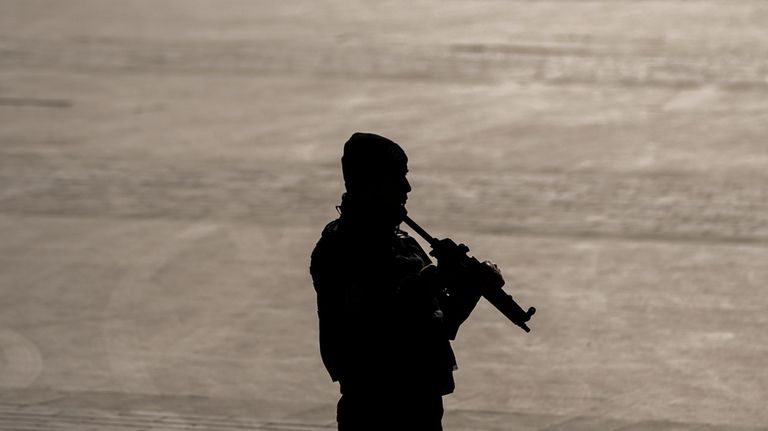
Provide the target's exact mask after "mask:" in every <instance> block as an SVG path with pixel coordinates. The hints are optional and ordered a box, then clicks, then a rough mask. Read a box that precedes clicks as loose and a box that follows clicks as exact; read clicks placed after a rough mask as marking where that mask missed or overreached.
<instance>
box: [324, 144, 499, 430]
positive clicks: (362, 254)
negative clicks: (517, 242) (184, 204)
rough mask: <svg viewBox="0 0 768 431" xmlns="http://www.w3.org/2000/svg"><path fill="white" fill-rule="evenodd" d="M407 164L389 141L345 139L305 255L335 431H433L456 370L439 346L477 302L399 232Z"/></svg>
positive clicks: (447, 349) (466, 282)
mask: <svg viewBox="0 0 768 431" xmlns="http://www.w3.org/2000/svg"><path fill="white" fill-rule="evenodd" d="M407 161H408V159H407V157H406V155H405V152H403V150H402V148H400V146H399V145H397V144H396V143H394V142H392V141H390V140H389V139H386V138H384V137H381V136H378V135H374V134H368V133H355V134H354V135H352V137H351V138H350V139H349V140H348V141H347V143H346V144H345V146H344V155H343V157H342V160H341V162H342V170H343V174H344V182H345V186H346V193H345V194H344V195H343V196H342V203H341V205H340V207H339V211H340V214H341V216H340V217H339V218H338V219H336V220H334V221H332V222H330V223H329V224H328V225H327V226H326V227H325V229H324V230H323V233H322V237H321V238H320V240H319V241H318V243H317V246H316V247H315V249H314V251H313V253H312V262H311V266H310V272H311V274H312V280H313V282H314V286H315V290H316V292H317V306H318V316H319V323H320V354H321V356H322V359H323V363H324V364H325V367H326V368H327V370H328V372H329V373H330V375H331V378H332V379H333V380H334V381H338V382H339V383H340V390H341V394H342V396H341V399H340V400H339V403H338V409H337V421H338V426H339V430H340V431H357V430H388V431H391V430H424V431H430V430H441V429H442V425H441V420H442V416H443V404H442V396H443V395H446V394H449V393H451V392H453V390H454V380H453V371H454V370H455V369H456V360H455V358H454V354H453V351H452V349H451V345H450V341H449V340H452V339H454V338H455V336H456V332H457V331H458V328H459V325H461V323H462V322H464V320H465V319H466V318H467V317H468V316H469V314H470V313H471V312H472V310H473V309H474V307H475V305H476V304H477V301H478V299H479V297H480V292H479V290H480V289H479V288H478V287H477V286H473V285H471V284H473V283H471V282H470V280H475V279H476V278H473V274H465V273H460V272H457V270H455V269H454V268H448V267H441V265H440V263H438V266H437V267H435V266H434V265H432V264H431V260H430V258H429V256H427V254H426V253H425V252H424V250H423V249H422V248H421V247H420V246H419V244H418V243H417V242H416V241H415V240H414V239H413V238H411V237H409V236H408V234H406V233H405V232H403V231H401V230H400V229H399V227H398V226H399V224H400V223H401V221H402V219H403V216H404V215H405V214H406V212H405V207H404V205H405V202H406V199H407V195H408V192H410V191H411V186H410V184H409V183H408V180H407V179H406V173H407V172H408V168H407ZM443 266H445V265H443ZM483 267H484V270H485V272H486V274H483V276H484V277H485V279H486V280H487V279H488V272H490V274H491V277H497V278H498V279H500V278H501V275H500V273H499V272H498V269H497V268H495V266H489V265H483ZM464 272H467V271H466V270H465V271H464ZM474 284H477V283H474ZM502 284H503V283H502Z"/></svg>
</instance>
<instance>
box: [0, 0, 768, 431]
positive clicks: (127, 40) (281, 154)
mask: <svg viewBox="0 0 768 431" xmlns="http://www.w3.org/2000/svg"><path fill="white" fill-rule="evenodd" d="M767 124H768V4H766V3H765V2H764V1H763V0H741V1H730V0H720V1H716V0H690V1H687V0H686V1H682V0H680V1H671V0H667V1H654V0H648V1H634V0H633V1H621V0H616V1H586V0H585V1H579V0H570V1H566V0H562V1H550V0H543V1H536V2H528V1H490V0H489V1H485V0H449V1H416V2H406V1H378V2H365V3H363V2H343V1H339V0H335V1H333V0H332V1H327V2H311V1H306V0H301V1H298V0H297V1H285V2H266V1H246V0H222V1H213V0H208V1H203V0H175V1H172V0H153V1H149V0H134V1H130V2H118V1H101V0H90V1H85V0H69V1H40V0H17V1H10V0H0V125H1V127H0V238H1V240H0V429H25V430H32V429H73V430H74V429H99V430H111V429H116V430H117V429H121V430H122V429H152V430H155V429H211V430H231V429H264V430H312V429H329V428H333V426H334V409H335V406H334V405H335V402H336V398H337V392H338V390H337V388H336V386H335V385H334V384H333V383H332V382H331V381H330V379H329V378H328V377H327V375H326V373H325V370H324V369H323V366H322V363H321V361H320V358H319V354H318V348H317V325H316V314H315V304H314V300H315V298H314V291H313V289H312V286H311V282H310V279H309V275H308V272H307V268H308V263H309V262H308V257H309V253H310V251H311V249H312V247H313V245H314V242H315V241H316V240H317V238H318V236H319V233H320V231H321V229H322V227H323V226H324V224H325V223H326V222H327V221H329V220H331V219H332V218H334V216H335V214H336V213H335V210H334V205H336V204H337V203H338V202H339V196H340V194H341V192H342V190H343V185H342V181H341V175H340V164H339V158H340V153H341V148H342V144H343V142H344V141H345V140H346V139H347V138H348V137H349V135H351V134H352V133H353V132H354V131H372V132H377V133H380V134H383V135H385V136H388V137H390V138H392V139H394V140H396V141H397V142H399V143H401V144H402V146H403V147H404V148H405V150H406V151H407V153H408V155H409V158H410V172H411V173H410V180H411V183H412V185H413V188H414V191H413V192H412V193H411V196H410V199H409V210H410V214H411V216H412V217H413V218H414V219H415V220H417V221H418V222H419V223H421V224H422V225H423V226H424V227H425V228H427V230H429V231H430V232H431V233H433V234H434V235H435V236H438V237H443V236H451V237H452V238H454V239H456V240H458V241H461V242H465V243H467V244H469V245H470V247H471V248H472V253H473V254H474V255H476V256H478V257H480V258H483V259H492V260H494V261H495V262H497V263H498V264H499V266H500V267H501V268H502V269H503V272H504V275H505V277H506V279H507V281H508V282H507V290H508V291H509V292H511V293H512V294H514V295H515V297H516V298H517V299H518V301H519V302H521V303H522V304H523V305H524V306H530V305H533V306H536V307H537V309H538V313H537V314H536V316H535V318H534V319H533V321H532V322H531V327H532V328H533V331H532V332H531V333H530V334H525V333H523V332H522V331H520V330H519V329H518V328H517V327H515V326H513V325H511V324H510V323H509V322H506V321H505V320H504V319H503V318H502V317H501V316H500V315H499V314H498V313H497V312H495V310H493V309H492V308H491V307H490V306H488V305H487V304H485V303H483V304H481V305H480V306H479V308H478V309H477V310H476V312H475V313H474V314H473V316H472V317H471V319H470V321H469V322H468V323H467V324H466V325H465V326H464V327H463V328H462V330H461V332H460V333H459V338H458V339H457V341H456V342H455V343H454V347H455V350H456V353H457V356H458V360H459V366H460V369H459V371H458V372H457V373H456V379H457V386H458V388H457V391H456V393H455V394H453V395H451V396H449V397H447V398H446V400H445V405H446V417H445V421H444V422H445V428H446V430H515V431H516V430H548V431H557V430H562V431H566V430H616V429H622V430H756V429H763V430H765V429H768V410H766V408H765V406H766V403H767V402H768V373H766V364H768V332H767V331H766V328H767V327H768V326H767V325H768V296H766V294H765V288H766V281H768V266H767V265H766V262H767V261H768V173H767V172H768V171H767V170H766V168H768V147H767V146H766V145H767V144H768V139H767V138H768V128H767V126H766V125H767Z"/></svg>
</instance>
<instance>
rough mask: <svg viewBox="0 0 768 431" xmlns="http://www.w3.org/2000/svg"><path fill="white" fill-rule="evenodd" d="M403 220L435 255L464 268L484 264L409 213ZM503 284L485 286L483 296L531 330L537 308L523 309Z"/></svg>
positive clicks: (511, 318)
mask: <svg viewBox="0 0 768 431" xmlns="http://www.w3.org/2000/svg"><path fill="white" fill-rule="evenodd" d="M403 221H404V222H405V224H407V225H408V226H410V228H411V229H413V230H414V231H415V232H416V233H417V234H419V236H421V237H422V238H424V240H425V241H427V242H428V243H429V245H430V246H431V247H432V252H431V253H430V254H432V255H433V256H435V257H437V258H439V259H446V260H447V261H449V262H451V264H455V265H458V266H460V267H463V268H467V267H469V266H473V265H483V264H482V263H480V262H479V261H478V260H477V259H476V258H475V257H474V256H469V255H467V253H468V252H469V247H467V246H466V245H464V244H456V243H455V242H453V241H451V240H450V239H448V240H442V241H441V240H438V239H435V238H434V237H433V236H432V235H430V234H428V233H427V231H425V230H424V229H422V227H421V226H419V225H418V224H416V222H415V221H413V220H411V218H410V217H408V216H407V215H406V216H404V217H403ZM503 286H504V282H503V280H502V282H501V285H500V286H495V287H487V288H483V289H482V296H483V298H485V299H486V300H488V302H490V303H491V305H493V306H494V307H496V309H497V310H499V311H500V312H501V314H503V315H504V316H506V317H507V319H509V320H510V321H511V322H512V323H514V324H515V325H517V326H519V327H520V328H522V329H523V331H525V332H531V328H529V327H528V325H526V322H528V321H529V320H531V316H533V314H534V313H536V308H534V307H529V308H528V311H525V310H523V309H522V307H520V305H518V304H517V302H515V300H514V299H513V298H512V296H511V295H509V294H508V293H506V292H505V291H504V289H502V287H503Z"/></svg>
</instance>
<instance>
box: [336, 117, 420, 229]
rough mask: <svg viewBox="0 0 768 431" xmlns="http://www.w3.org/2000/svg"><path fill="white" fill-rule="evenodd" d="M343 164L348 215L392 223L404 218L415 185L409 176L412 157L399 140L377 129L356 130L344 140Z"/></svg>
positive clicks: (343, 208)
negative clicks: (373, 130)
mask: <svg viewBox="0 0 768 431" xmlns="http://www.w3.org/2000/svg"><path fill="white" fill-rule="evenodd" d="M341 168H342V172H343V174H344V185H345V187H346V189H347V193H346V194H345V196H344V201H343V202H342V211H343V212H344V214H345V216H350V217H364V218H366V219H368V220H370V221H371V222H373V223H380V224H386V225H388V226H390V225H391V226H396V225H397V224H399V223H400V222H401V221H402V219H403V216H404V215H405V214H406V213H405V207H404V205H405V201H406V200H407V199H408V192H410V191H411V185H410V184H409V183H408V180H407V179H406V178H405V176H406V174H407V173H408V157H407V156H406V155H405V151H403V149H402V148H401V147H400V146H399V145H398V144H396V143H395V142H393V141H391V140H389V139H387V138H385V137H383V136H379V135H376V134H373V133H359V132H358V133H355V134H353V135H352V136H351V137H350V138H349V140H348V141H347V143H346V144H344V155H343V156H342V158H341Z"/></svg>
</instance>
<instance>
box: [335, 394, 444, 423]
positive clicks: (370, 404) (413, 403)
mask: <svg viewBox="0 0 768 431" xmlns="http://www.w3.org/2000/svg"><path fill="white" fill-rule="evenodd" d="M442 419H443V397H442V396H441V395H422V396H417V397H410V396H408V394H407V393H404V394H399V397H387V398H383V397H381V396H378V394H368V395H365V396H350V395H348V394H344V395H342V396H341V399H340V400H339V405H338V413H337V416H336V420H337V421H338V424H339V431H359V430H365V431H393V430H418V431H442V429H443V427H442V423H441V422H442Z"/></svg>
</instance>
